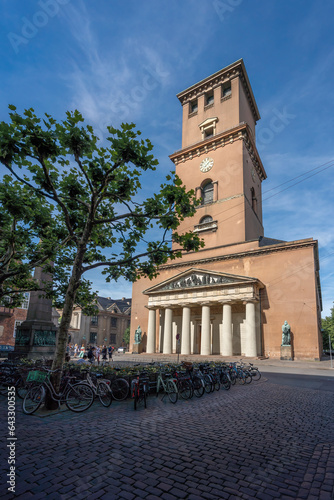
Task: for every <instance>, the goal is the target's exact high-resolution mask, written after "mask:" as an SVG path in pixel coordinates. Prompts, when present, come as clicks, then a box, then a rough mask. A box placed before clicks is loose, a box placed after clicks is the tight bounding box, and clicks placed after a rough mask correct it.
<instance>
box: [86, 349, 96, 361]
mask: <svg viewBox="0 0 334 500" xmlns="http://www.w3.org/2000/svg"><path fill="white" fill-rule="evenodd" d="M87 357H88V361H89V363H91V364H93V363H94V360H95V347H90V348H89V351H88V355H87Z"/></svg>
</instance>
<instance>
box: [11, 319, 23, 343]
mask: <svg viewBox="0 0 334 500" xmlns="http://www.w3.org/2000/svg"><path fill="white" fill-rule="evenodd" d="M21 323H22V321H15V324H14V332H13V337H14V339H15V338H16V332H17V327H18V326H20V324H21Z"/></svg>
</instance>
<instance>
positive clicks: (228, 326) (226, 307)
mask: <svg viewBox="0 0 334 500" xmlns="http://www.w3.org/2000/svg"><path fill="white" fill-rule="evenodd" d="M222 330H223V335H222V349H221V353H222V355H223V356H233V342H232V306H231V304H223V328H222Z"/></svg>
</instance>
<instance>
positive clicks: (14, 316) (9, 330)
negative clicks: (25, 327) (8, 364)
mask: <svg viewBox="0 0 334 500" xmlns="http://www.w3.org/2000/svg"><path fill="white" fill-rule="evenodd" d="M29 296H30V294H29V293H28V292H27V293H25V294H24V300H23V302H22V304H21V307H16V308H15V309H10V308H9V307H5V306H2V305H0V350H1V351H10V350H13V349H14V345H15V337H16V330H17V327H18V326H19V325H20V324H21V323H22V322H23V321H24V320H25V319H26V318H27V311H28V306H29Z"/></svg>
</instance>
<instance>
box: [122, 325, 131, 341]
mask: <svg viewBox="0 0 334 500" xmlns="http://www.w3.org/2000/svg"><path fill="white" fill-rule="evenodd" d="M123 342H124V343H125V344H126V345H129V344H130V327H128V328H127V329H126V330H125V332H124V335H123Z"/></svg>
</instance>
